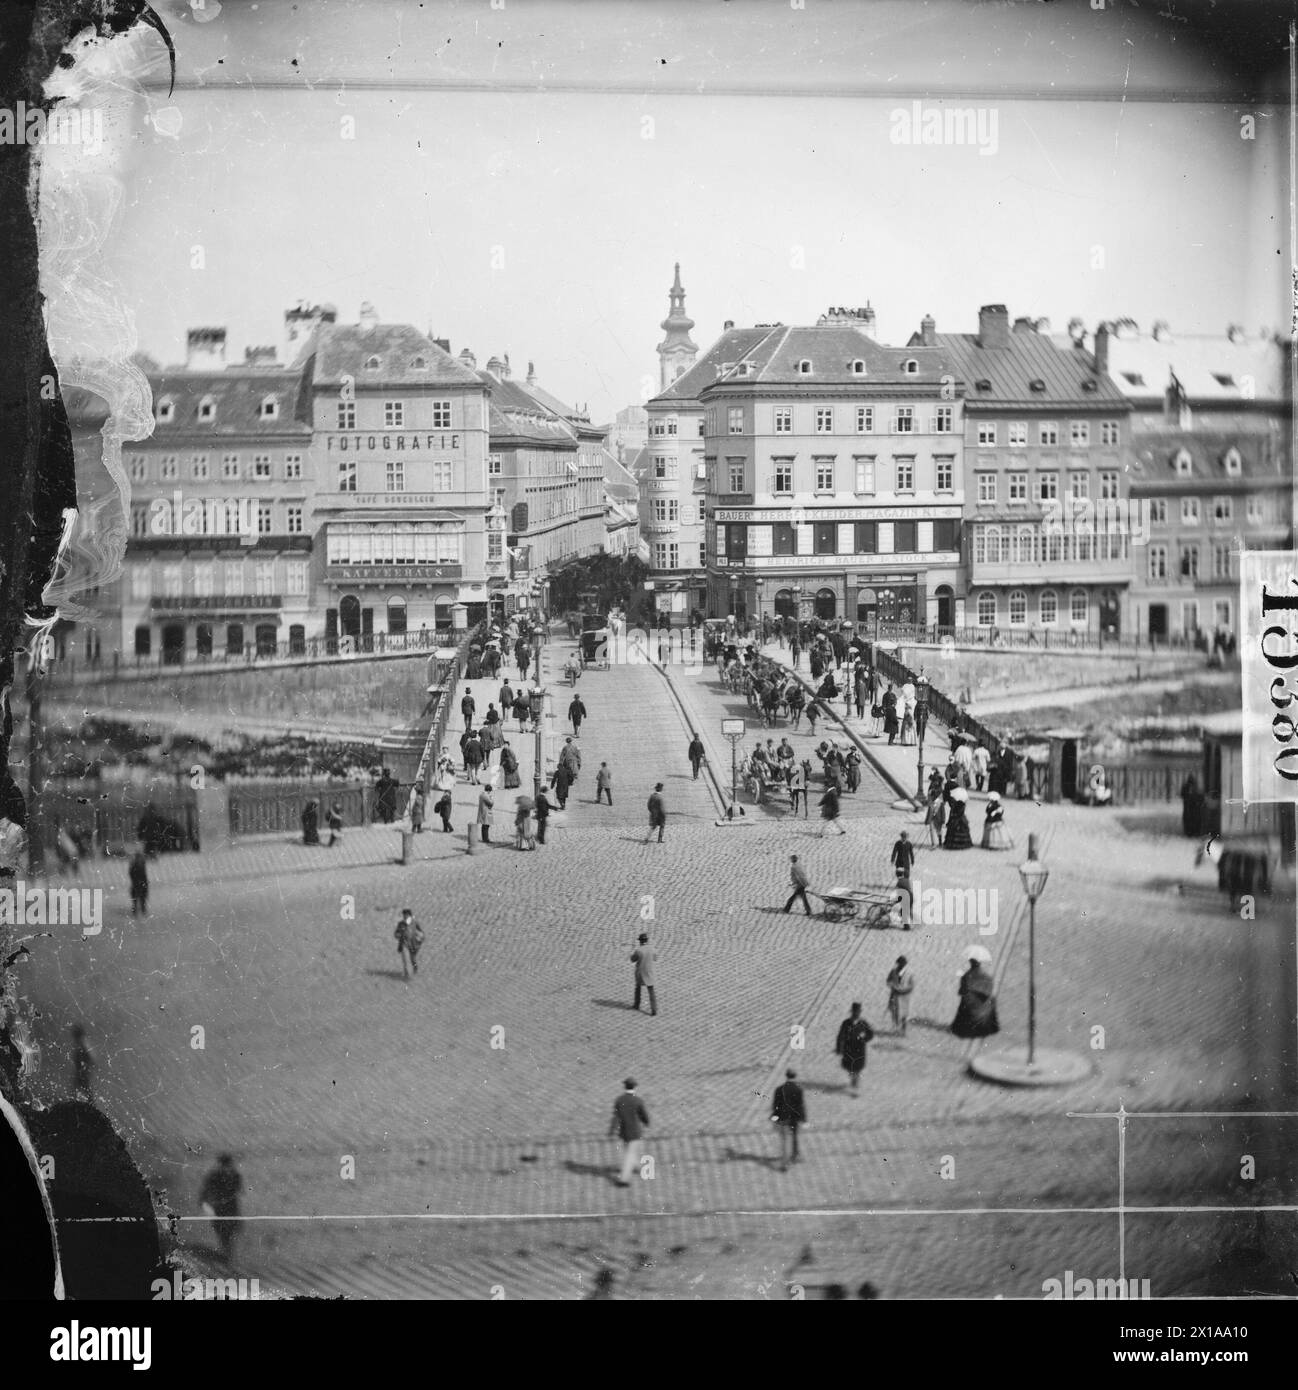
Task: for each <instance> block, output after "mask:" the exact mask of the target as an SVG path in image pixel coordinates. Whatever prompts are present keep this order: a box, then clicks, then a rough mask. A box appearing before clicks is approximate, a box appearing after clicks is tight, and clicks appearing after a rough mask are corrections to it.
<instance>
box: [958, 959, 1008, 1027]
mask: <svg viewBox="0 0 1298 1390" xmlns="http://www.w3.org/2000/svg"><path fill="white" fill-rule="evenodd" d="M1000 1030H1001V1025H1000V1020H999V1019H998V1018H997V1017H996V990H995V986H994V985H993V983H992V977H991V974H990V973H989V972H988V970H987V969H986V968H985V967H984V966H983V964H982V962H981V961H977V960H973V959H970V961H969V969H968V970H966V971H965V973H964V974H963V975H961V976H960V1007H959V1008H958V1009H957V1010H956V1015H955V1018H954V1019H953V1020H952V1023H951V1031H952V1032H953V1033H954V1034H955V1035H956V1037H957V1038H987V1037H990V1036H991V1035H992V1034H993V1033H999V1032H1000Z"/></svg>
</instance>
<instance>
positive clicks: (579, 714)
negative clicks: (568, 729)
mask: <svg viewBox="0 0 1298 1390" xmlns="http://www.w3.org/2000/svg"><path fill="white" fill-rule="evenodd" d="M585 717H586V706H585V703H584V702H583V701H582V698H581V696H580V695H574V696H573V697H572V703H571V704H570V705H569V706H568V722H569V723H570V724H571V725H572V732H573V734H574V736H575V737H577V738H580V737H581V721H582V720H583V719H585Z"/></svg>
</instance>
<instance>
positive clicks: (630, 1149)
mask: <svg viewBox="0 0 1298 1390" xmlns="http://www.w3.org/2000/svg"><path fill="white" fill-rule="evenodd" d="M635 1089H636V1088H635V1078H634V1077H630V1076H628V1077H627V1079H626V1080H625V1081H624V1082H623V1083H622V1094H621V1095H620V1096H618V1098H617V1099H616V1100H615V1101H614V1102H613V1118H612V1120H611V1121H610V1123H609V1127H608V1132H609V1137H610V1138H612V1137H613V1135H617V1137H618V1138H619V1139H621V1141H622V1143H623V1144H624V1145H625V1146H626V1147H625V1148H624V1149H623V1150H622V1171H621V1173H619V1175H618V1177H617V1178H616V1182H617V1185H618V1186H619V1187H630V1186H631V1174H632V1173H633V1172H635V1170H636V1166H637V1165H638V1164H639V1162H640V1151H641V1149H643V1148H644V1132H645V1130H646V1129H648V1128H649V1112H648V1111H647V1110H646V1109H645V1108H644V1101H642V1100H641V1099H640V1097H639V1096H638V1095H636V1093H635Z"/></svg>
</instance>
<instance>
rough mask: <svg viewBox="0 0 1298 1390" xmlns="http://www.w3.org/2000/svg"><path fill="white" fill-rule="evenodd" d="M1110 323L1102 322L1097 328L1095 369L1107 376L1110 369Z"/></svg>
mask: <svg viewBox="0 0 1298 1390" xmlns="http://www.w3.org/2000/svg"><path fill="white" fill-rule="evenodd" d="M1109 333H1110V329H1109V325H1108V324H1107V323H1102V324H1100V326H1099V327H1098V328H1097V329H1096V330H1095V371H1096V373H1097V375H1099V376H1106V375H1107V374H1108V371H1109Z"/></svg>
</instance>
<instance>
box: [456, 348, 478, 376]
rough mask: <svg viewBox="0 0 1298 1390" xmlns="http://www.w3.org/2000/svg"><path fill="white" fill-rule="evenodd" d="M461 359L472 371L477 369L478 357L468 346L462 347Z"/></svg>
mask: <svg viewBox="0 0 1298 1390" xmlns="http://www.w3.org/2000/svg"><path fill="white" fill-rule="evenodd" d="M460 361H461V362H463V363H464V365H465V366H466V367H467V368H468V369H469V370H470V371H471V372H474V371H477V369H478V359H477V358H476V357H475V356H474V355H473V354H472V353H471V352H470V351H469V349H468V348H461V349H460Z"/></svg>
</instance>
